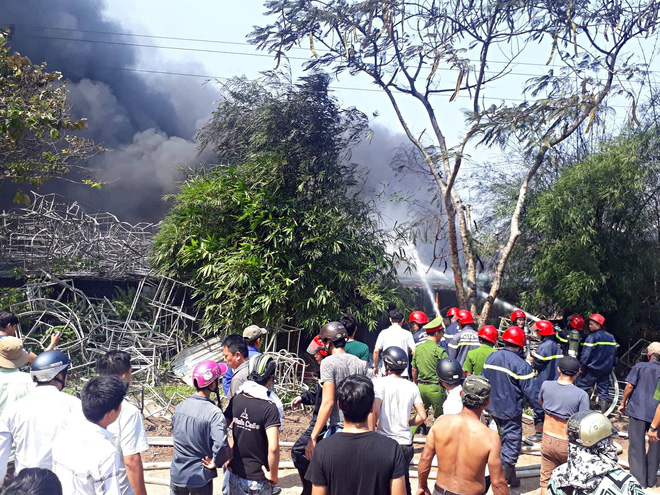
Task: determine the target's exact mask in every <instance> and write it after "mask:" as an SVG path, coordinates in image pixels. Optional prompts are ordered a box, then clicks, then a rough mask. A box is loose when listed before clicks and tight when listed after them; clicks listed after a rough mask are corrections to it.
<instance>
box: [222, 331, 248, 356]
mask: <svg viewBox="0 0 660 495" xmlns="http://www.w3.org/2000/svg"><path fill="white" fill-rule="evenodd" d="M222 347H226V348H227V349H229V352H231V353H232V354H236V353H237V352H240V353H241V356H243V357H244V358H245V359H247V358H248V348H247V344H246V343H245V340H244V339H243V336H242V335H239V334H237V333H232V334H230V335H227V336H226V337H225V340H223V341H222Z"/></svg>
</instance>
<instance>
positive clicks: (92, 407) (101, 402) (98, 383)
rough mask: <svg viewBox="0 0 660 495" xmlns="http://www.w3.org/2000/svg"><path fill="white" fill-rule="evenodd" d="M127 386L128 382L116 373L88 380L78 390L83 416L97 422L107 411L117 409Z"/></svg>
mask: <svg viewBox="0 0 660 495" xmlns="http://www.w3.org/2000/svg"><path fill="white" fill-rule="evenodd" d="M127 388H128V383H126V382H125V381H124V380H122V379H121V378H119V377H118V376H116V375H100V376H95V377H94V378H92V379H91V380H89V381H88V382H87V383H85V386H84V387H83V388H82V391H81V392H80V401H81V402H82V409H83V414H84V415H85V418H87V419H88V420H89V421H91V422H92V423H98V422H99V421H101V420H102V419H103V416H105V415H106V414H107V413H109V412H110V411H113V410H115V409H118V408H119V406H120V405H121V402H122V401H123V400H124V396H125V395H126V389H127Z"/></svg>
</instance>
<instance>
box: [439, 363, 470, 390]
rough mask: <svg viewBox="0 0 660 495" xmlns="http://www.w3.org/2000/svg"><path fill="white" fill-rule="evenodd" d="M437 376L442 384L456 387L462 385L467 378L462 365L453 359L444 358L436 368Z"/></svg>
mask: <svg viewBox="0 0 660 495" xmlns="http://www.w3.org/2000/svg"><path fill="white" fill-rule="evenodd" d="M435 374H436V375H438V378H439V379H440V381H441V382H445V383H448V384H449V385H455V384H457V383H461V382H462V381H463V379H464V378H465V374H464V373H463V368H462V367H461V364H460V363H459V362H458V361H456V360H455V359H452V358H444V359H441V360H440V361H438V364H436V366H435Z"/></svg>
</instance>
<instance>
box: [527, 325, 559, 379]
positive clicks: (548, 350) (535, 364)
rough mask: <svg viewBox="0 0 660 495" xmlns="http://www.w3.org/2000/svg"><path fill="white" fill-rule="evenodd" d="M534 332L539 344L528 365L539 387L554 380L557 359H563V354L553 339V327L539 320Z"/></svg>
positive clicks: (556, 375)
mask: <svg viewBox="0 0 660 495" xmlns="http://www.w3.org/2000/svg"><path fill="white" fill-rule="evenodd" d="M534 330H536V333H538V334H539V336H540V337H541V343H540V344H539V345H538V347H537V348H536V349H535V350H534V351H532V353H531V356H530V360H529V361H530V364H531V365H532V368H534V369H535V370H536V371H537V372H538V375H537V377H536V378H537V380H538V382H539V387H540V386H541V384H542V383H543V382H544V381H546V380H556V379H557V378H558V377H559V373H558V372H557V359H559V358H562V357H564V353H563V352H562V350H561V347H560V346H559V343H558V342H557V340H556V339H555V335H556V334H555V327H554V325H553V324H552V323H550V322H549V321H548V320H539V321H537V322H536V323H535V324H534Z"/></svg>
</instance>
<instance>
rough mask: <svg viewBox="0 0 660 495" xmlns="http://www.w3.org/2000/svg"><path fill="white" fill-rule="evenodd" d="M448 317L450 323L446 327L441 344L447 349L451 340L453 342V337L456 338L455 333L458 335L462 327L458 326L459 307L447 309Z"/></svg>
mask: <svg viewBox="0 0 660 495" xmlns="http://www.w3.org/2000/svg"><path fill="white" fill-rule="evenodd" d="M447 319H448V320H449V322H450V323H449V325H447V328H445V335H444V337H443V338H442V340H441V341H440V345H441V346H442V347H444V348H445V350H447V346H448V345H449V342H451V339H453V338H454V335H456V334H457V333H458V332H459V330H460V327H459V326H458V308H449V310H448V311H447Z"/></svg>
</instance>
